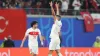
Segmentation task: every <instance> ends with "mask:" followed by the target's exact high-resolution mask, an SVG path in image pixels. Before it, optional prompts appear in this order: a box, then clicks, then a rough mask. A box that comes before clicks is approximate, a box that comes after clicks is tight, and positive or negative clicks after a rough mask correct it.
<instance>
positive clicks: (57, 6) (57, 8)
mask: <svg viewBox="0 0 100 56" xmlns="http://www.w3.org/2000/svg"><path fill="white" fill-rule="evenodd" d="M55 5H56V15H60V12H59V4H58V3H57V2H56V4H55Z"/></svg>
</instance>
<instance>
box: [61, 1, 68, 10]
mask: <svg viewBox="0 0 100 56" xmlns="http://www.w3.org/2000/svg"><path fill="white" fill-rule="evenodd" d="M61 3H62V6H61V11H62V12H67V10H68V5H69V1H68V0H61Z"/></svg>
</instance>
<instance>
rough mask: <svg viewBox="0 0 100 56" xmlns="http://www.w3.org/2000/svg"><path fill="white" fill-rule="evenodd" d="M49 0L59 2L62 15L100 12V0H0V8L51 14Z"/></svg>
mask: <svg viewBox="0 0 100 56" xmlns="http://www.w3.org/2000/svg"><path fill="white" fill-rule="evenodd" d="M50 1H52V2H53V4H54V5H55V3H56V2H58V3H59V4H60V10H61V14H62V15H79V14H80V13H79V12H80V11H84V10H88V11H92V12H95V11H96V12H100V10H99V9H100V0H0V8H13V9H14V8H24V9H25V10H26V12H27V14H36V15H37V14H38V15H39V14H40V15H41V14H42V15H51V10H50V6H49V2H50ZM54 8H55V6H54ZM97 10H98V11H97Z"/></svg>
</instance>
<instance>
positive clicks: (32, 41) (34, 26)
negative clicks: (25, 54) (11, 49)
mask: <svg viewBox="0 0 100 56" xmlns="http://www.w3.org/2000/svg"><path fill="white" fill-rule="evenodd" d="M38 36H39V37H40V40H41V45H43V40H42V39H43V37H42V35H41V31H40V30H39V28H38V22H37V21H33V22H32V23H31V28H29V29H27V31H26V33H25V36H24V38H23V40H22V43H21V47H23V44H24V41H25V40H26V38H27V37H28V47H29V50H30V53H31V55H32V56H37V54H38V41H37V37H38Z"/></svg>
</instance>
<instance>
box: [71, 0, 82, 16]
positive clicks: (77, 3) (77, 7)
mask: <svg viewBox="0 0 100 56" xmlns="http://www.w3.org/2000/svg"><path fill="white" fill-rule="evenodd" d="M72 6H73V7H74V10H75V11H74V15H77V14H79V10H80V7H81V3H80V0H74V2H73V4H72Z"/></svg>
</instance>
